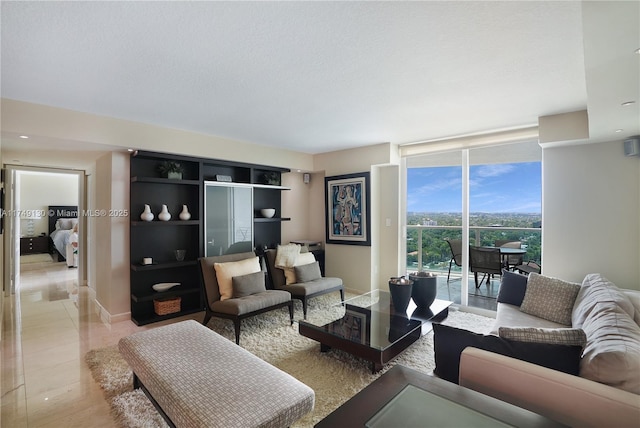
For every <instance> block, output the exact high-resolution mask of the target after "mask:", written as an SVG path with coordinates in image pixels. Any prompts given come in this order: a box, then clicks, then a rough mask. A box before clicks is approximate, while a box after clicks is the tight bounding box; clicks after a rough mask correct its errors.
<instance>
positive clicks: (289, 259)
mask: <svg viewBox="0 0 640 428" xmlns="http://www.w3.org/2000/svg"><path fill="white" fill-rule="evenodd" d="M299 254H300V245H298V244H286V245H278V249H277V250H276V261H275V265H276V267H279V268H285V267H291V268H292V267H294V266H295V264H296V260H297V259H298V255H299Z"/></svg>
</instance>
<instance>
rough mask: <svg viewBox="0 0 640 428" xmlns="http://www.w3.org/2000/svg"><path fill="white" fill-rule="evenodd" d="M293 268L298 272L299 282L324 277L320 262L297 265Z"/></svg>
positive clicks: (297, 278)
mask: <svg viewBox="0 0 640 428" xmlns="http://www.w3.org/2000/svg"><path fill="white" fill-rule="evenodd" d="M293 269H294V271H295V273H296V280H297V282H309V281H313V280H314V279H320V278H322V273H320V263H318V262H313V263H309V264H306V265H301V266H295V267H294V268H293Z"/></svg>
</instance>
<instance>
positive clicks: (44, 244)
mask: <svg viewBox="0 0 640 428" xmlns="http://www.w3.org/2000/svg"><path fill="white" fill-rule="evenodd" d="M48 252H49V237H48V236H26V237H24V238H20V254H22V255H24V254H38V253H48Z"/></svg>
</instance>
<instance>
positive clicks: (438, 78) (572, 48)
mask: <svg viewBox="0 0 640 428" xmlns="http://www.w3.org/2000/svg"><path fill="white" fill-rule="evenodd" d="M587 3H590V4H585V5H584V7H585V18H584V19H583V3H581V2H577V1H554V2H547V1H535V2H498V1H490V2H489V1H487V2H485V1H473V2H453V1H451V2H4V1H3V2H2V45H1V46H2V81H1V84H2V86H1V95H2V97H3V98H9V99H15V100H21V101H27V102H32V103H38V104H45V105H50V106H55V107H62V108H66V109H71V110H78V111H83V112H89V113H94V114H98V115H104V116H110V117H116V118H122V119H128V120H133V121H138V122H143V123H149V124H156V125H160V126H165V127H170V128H177V129H183V130H190V131H195V132H199V133H204V134H210V135H217V136H221V137H226V138H230V139H233V140H239V141H247V142H253V143H257V144H264V145H269V146H278V147H283V148H288V149H292V150H296V151H301V152H307V153H320V152H327V151H332V150H336V149H341V148H349V147H357V146H362V145H369V144H374V143H381V142H391V143H406V142H416V141H422V140H429V139H436V138H443V137H448V136H455V135H461V134H469V133H476V132H483V131H490V130H497V129H505V128H512V127H522V126H530V125H535V124H537V119H538V117H539V116H545V115H552V114H557V113H565V112H570V111H576V110H582V109H585V108H587V107H588V108H589V110H590V111H589V114H590V119H591V117H592V116H594V115H596V112H597V114H598V115H599V116H598V118H600V117H601V118H603V119H600V122H599V124H598V127H599V128H598V129H593V130H592V133H593V132H595V133H596V135H598V137H599V138H600V137H601V138H610V137H612V136H613V134H612V132H613V130H614V129H615V128H620V127H622V126H618V125H617V124H615V123H612V121H614V119H615V118H616V114H615V112H614V111H613V108H614V107H615V109H618V108H619V104H620V101H618V100H617V98H619V97H624V96H626V95H625V94H624V93H623V94H616V96H615V97H612V95H613V94H611V88H613V86H616V85H617V86H618V87H619V89H620V92H625V91H626V92H631V93H630V94H629V97H631V98H633V97H635V100H636V101H637V102H640V99H638V98H639V96H638V74H637V73H638V62H639V61H640V60H639V59H638V58H640V55H633V50H634V49H637V48H638V47H640V37H638V16H637V14H636V16H635V17H634V16H633V12H634V11H636V12H637V10H638V8H637V2H626V3H627V5H624V7H622V12H620V10H619V9H620V5H617V6H615V8H616V11H615V13H614V12H612V13H610V14H608V16H603V12H602V10H603V8H604V9H606V10H608V9H612V10H613V9H614V7H613V6H612V5H613V4H614V3H616V4H617V2H604V3H602V4H601V3H599V2H587ZM607 4H608V5H607ZM621 4H623V3H621ZM628 4H631V6H629V5H628ZM629 7H631V9H629ZM634 7H635V9H633V8H634ZM629 11H631V13H629ZM604 15H607V14H604ZM620 15H622V16H623V17H625V19H626V22H625V24H624V28H620V27H621V26H620V25H618V23H617V22H616V21H615V20H616V19H619V18H620ZM629 15H631V16H630V17H629ZM634 23H635V28H633V25H634ZM612 27H615V28H616V32H615V34H611V33H612V30H611V29H612ZM586 30H588V31H590V32H591V33H590V34H591V35H587V34H585V31H586ZM594 33H597V34H594ZM589 37H591V39H589ZM611 37H614V39H613V40H611V39H610V38H611ZM610 41H612V42H614V43H612V44H609V42H610ZM587 42H589V43H591V44H592V45H590V46H586V47H585V46H584V44H585V43H587ZM594 43H595V46H593V44H594ZM619 50H620V51H621V52H622V54H624V52H627V53H628V54H630V55H627V56H629V57H630V58H631V59H629V60H626V61H627V62H628V64H630V66H631V69H630V72H631V73H633V71H634V69H633V67H635V73H636V74H635V76H634V75H633V74H631V75H629V74H628V73H627V75H626V76H625V79H626V80H625V79H622V78H619V79H617V78H613V75H612V74H611V73H614V74H615V70H612V67H611V66H612V63H613V64H615V63H619V61H620V55H622V54H620V55H618V54H615V55H613V58H610V57H609V58H608V57H606V55H609V56H611V55H612V54H613V52H614V51H616V52H617V51H619ZM602 51H604V52H605V53H607V52H608V53H607V54H606V55H604V57H603V53H602ZM585 61H586V63H585ZM590 64H592V66H591V65H590ZM590 72H593V73H594V76H595V77H596V78H597V79H599V80H597V79H596V80H593V81H592V80H591V76H590V74H589V73H590ZM616 79H617V80H618V81H615V80H616ZM634 83H635V88H634V87H633V84H634ZM629 85H631V86H629ZM607 88H608V89H607ZM634 90H635V93H634ZM616 97H617V98H616ZM602 98H616V99H615V100H611V99H608V100H607V101H609V102H610V103H613V104H615V105H612V106H609V105H600V104H598V102H599V100H600V99H602ZM614 101H615V102H614ZM623 101H624V100H623ZM592 104H593V105H592ZM592 108H593V113H592V111H591V110H592ZM632 108H635V109H636V110H635V112H636V116H635V118H636V119H637V111H638V110H637V104H636V107H632ZM598 118H596V117H595V116H594V117H593V120H594V121H596V122H597V121H598ZM627 122H629V121H628V120H627ZM631 126H633V121H632V122H631ZM636 126H637V127H636V130H635V133H640V123H638V124H637V125H636ZM596 131H597V132H596ZM7 143H8V144H9V145H10V144H11V142H10V141H9V142H7ZM3 146H5V140H4V138H3Z"/></svg>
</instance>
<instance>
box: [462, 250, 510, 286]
mask: <svg viewBox="0 0 640 428" xmlns="http://www.w3.org/2000/svg"><path fill="white" fill-rule="evenodd" d="M469 259H470V262H471V272H473V275H474V278H475V281H476V288H480V285H482V281H484V278H485V276H486V277H487V285H489V280H490V279H491V275H492V274H496V273H497V274H502V255H501V254H500V248H491V247H474V246H469ZM478 273H483V274H484V276H483V277H482V280H480V282H479V283H478Z"/></svg>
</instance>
